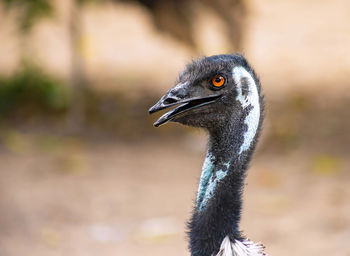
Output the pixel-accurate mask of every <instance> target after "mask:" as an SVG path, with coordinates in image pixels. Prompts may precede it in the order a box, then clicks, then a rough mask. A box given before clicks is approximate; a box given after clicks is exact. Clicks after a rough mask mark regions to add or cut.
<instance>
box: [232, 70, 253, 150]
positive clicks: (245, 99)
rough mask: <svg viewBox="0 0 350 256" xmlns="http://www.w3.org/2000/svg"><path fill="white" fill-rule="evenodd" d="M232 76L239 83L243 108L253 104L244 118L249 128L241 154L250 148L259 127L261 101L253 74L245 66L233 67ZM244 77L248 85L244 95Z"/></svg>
mask: <svg viewBox="0 0 350 256" xmlns="http://www.w3.org/2000/svg"><path fill="white" fill-rule="evenodd" d="M232 76H233V79H234V81H235V83H236V85H237V93H238V95H237V97H236V99H237V100H238V101H239V102H240V103H241V104H242V108H243V109H245V108H247V107H248V106H252V109H251V110H250V111H249V113H248V115H247V116H246V118H245V120H244V123H245V124H246V125H247V127H248V129H247V131H246V132H245V133H244V140H243V143H242V145H241V147H240V151H239V154H241V153H242V152H243V151H245V150H247V149H249V147H250V145H251V143H252V141H253V139H254V137H255V134H256V131H257V129H258V126H259V120H260V101H259V93H258V88H257V86H256V83H255V81H254V79H253V77H252V76H251V74H250V73H249V72H248V71H247V70H246V69H245V68H243V67H234V68H233V69H232ZM242 79H246V82H247V86H248V88H247V89H248V92H247V95H246V96H244V95H243V84H242Z"/></svg>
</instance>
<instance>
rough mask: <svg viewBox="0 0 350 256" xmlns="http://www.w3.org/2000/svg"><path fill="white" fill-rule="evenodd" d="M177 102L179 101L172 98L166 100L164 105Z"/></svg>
mask: <svg viewBox="0 0 350 256" xmlns="http://www.w3.org/2000/svg"><path fill="white" fill-rule="evenodd" d="M175 102H177V99H175V98H171V97H169V98H166V99H165V100H164V103H165V104H171V103H175Z"/></svg>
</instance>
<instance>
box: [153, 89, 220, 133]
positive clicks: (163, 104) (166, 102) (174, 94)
mask: <svg viewBox="0 0 350 256" xmlns="http://www.w3.org/2000/svg"><path fill="white" fill-rule="evenodd" d="M188 94H189V93H188V83H180V84H178V85H176V86H175V87H174V88H172V89H170V90H169V91H168V92H167V93H166V94H165V95H164V96H163V97H162V98H161V99H160V100H159V101H158V102H157V103H156V104H155V105H154V106H153V107H151V108H150V109H149V113H150V114H152V113H155V112H157V111H160V110H162V109H165V108H168V107H172V106H175V105H179V104H181V105H180V106H178V107H176V108H174V109H172V110H170V111H168V112H166V113H165V114H164V115H162V116H161V117H160V118H159V119H158V120H157V121H156V122H155V123H154V126H155V127H158V126H160V125H162V124H164V123H166V122H167V121H170V120H172V119H173V118H174V117H175V116H177V115H179V114H181V113H184V112H187V111H189V110H192V109H194V108H198V107H201V106H204V105H207V104H210V103H213V102H214V101H215V100H217V99H218V98H219V97H220V96H221V95H220V94H215V95H209V96H204V97H202V96H200V97H198V96H197V97H191V96H190V95H188Z"/></svg>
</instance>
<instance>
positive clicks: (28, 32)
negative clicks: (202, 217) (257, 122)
mask: <svg viewBox="0 0 350 256" xmlns="http://www.w3.org/2000/svg"><path fill="white" fill-rule="evenodd" d="M0 42H1V43H0V166H1V167H0V175H1V176H0V255H2V256H14V255H36V256H41V255H76V256H79V255H84V256H86V255H140V254H142V255H152V256H157V255H169V256H171V255H174V256H175V255H177V256H178V255H189V253H188V251H187V248H186V247H187V242H186V235H185V223H186V220H187V218H188V217H189V215H190V212H191V208H192V203H193V200H194V198H195V191H196V189H197V182H198V178H199V175H200V171H201V165H202V160H203V157H204V155H205V146H206V135H205V134H204V133H203V132H201V131H197V130H193V129H189V128H184V127H180V126H178V125H175V124H168V125H166V126H163V127H161V128H157V129H155V128H154V127H153V126H152V123H153V122H154V121H155V119H156V116H154V117H153V116H151V117H150V116H149V115H148V108H149V107H150V106H151V105H153V103H155V101H156V100H157V99H158V98H159V97H160V96H161V95H162V94H163V93H164V92H165V91H167V90H168V89H169V88H170V87H171V86H173V85H174V81H175V79H176V76H177V74H178V72H180V71H181V70H182V68H183V67H184V65H185V64H186V63H188V62H190V61H191V59H192V58H196V57H198V56H203V55H212V54H220V53H230V52H242V53H244V54H245V56H246V57H247V58H248V59H249V61H250V63H251V64H252V65H253V66H254V67H255V69H256V71H257V73H258V74H259V75H260V78H261V82H262V85H263V90H264V94H265V95H266V111H267V113H266V122H265V126H264V131H263V135H262V139H261V140H260V145H259V148H258V150H257V152H256V155H255V158H254V160H253V162H252V165H251V168H250V170H249V173H248V178H247V185H246V187H245V195H244V211H243V219H242V223H241V228H242V230H244V231H245V234H247V236H248V237H250V238H251V239H252V240H254V241H263V243H264V244H265V245H266V247H267V249H266V251H267V252H268V253H269V254H270V255H284V256H288V255H342V256H344V255H350V243H349V241H350V199H349V198H350V186H349V179H350V169H349V166H350V159H349V152H350V148H349V145H350V135H349V129H350V121H349V120H350V111H349V109H350V92H349V88H350V84H349V74H350V47H349V46H350V2H349V1H348V0H324V1H316V0H307V1H305V0H285V1H276V0H266V1H258V0H218V1H210V0H194V1H186V0H179V1H175V0H134V1H131V0H123V1H122V0H120V1H112V0H105V1H97V0H96V1H93V0H90V1H88V0H85V1H83V0H80V1H79V0H76V1H74V0H30V1H29V0H2V1H1V2H0Z"/></svg>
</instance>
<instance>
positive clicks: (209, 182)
mask: <svg viewBox="0 0 350 256" xmlns="http://www.w3.org/2000/svg"><path fill="white" fill-rule="evenodd" d="M168 108H170V110H169V111H168V112H166V113H165V114H163V115H162V116H161V117H160V118H159V119H158V120H157V121H156V122H155V123H154V126H155V127H158V126H160V125H163V124H165V123H167V122H170V121H171V122H176V123H180V124H183V125H186V126H192V127H197V128H202V129H204V130H206V131H207V133H208V146H207V153H206V157H205V160H204V163H203V167H202V173H201V176H200V180H199V186H198V192H197V197H196V200H195V203H194V207H193V211H192V215H191V218H190V220H189V221H188V232H187V233H188V237H189V249H190V252H191V256H215V255H216V256H262V255H267V254H266V253H265V247H264V246H263V244H261V243H254V242H252V241H251V240H249V239H248V238H246V237H245V236H244V234H243V233H242V232H241V231H240V229H239V222H240V218H241V211H242V194H243V189H244V180H245V177H246V172H247V169H248V165H249V162H250V160H251V158H252V155H253V152H254V150H255V147H256V144H257V142H258V138H259V136H260V133H261V129H262V128H261V127H262V123H263V119H264V96H263V95H262V93H261V84H260V81H259V78H258V76H257V75H256V73H255V71H254V70H253V68H252V67H251V66H250V64H249V63H248V62H247V60H246V58H245V57H244V56H243V55H241V54H221V55H213V56H209V57H200V58H198V59H195V60H193V61H192V62H191V63H190V64H188V65H187V66H186V67H185V69H184V71H183V72H181V73H180V75H179V77H178V79H177V82H176V84H175V86H174V87H173V88H171V89H170V90H169V91H167V92H166V93H165V94H164V95H163V96H162V97H161V98H160V100H159V101H158V102H157V103H156V104H155V105H154V106H152V107H151V108H150V109H149V113H150V114H152V113H155V112H158V111H161V110H163V109H168Z"/></svg>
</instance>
